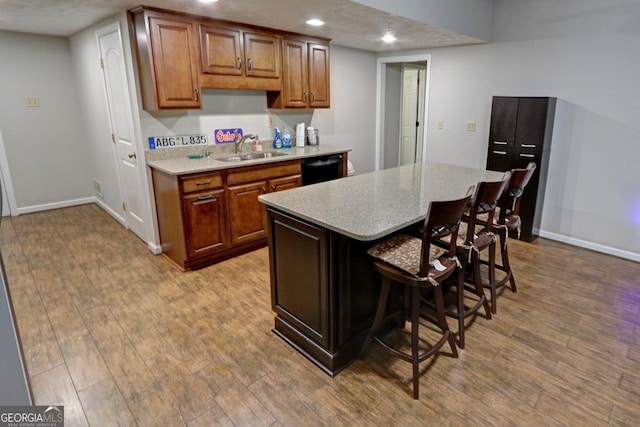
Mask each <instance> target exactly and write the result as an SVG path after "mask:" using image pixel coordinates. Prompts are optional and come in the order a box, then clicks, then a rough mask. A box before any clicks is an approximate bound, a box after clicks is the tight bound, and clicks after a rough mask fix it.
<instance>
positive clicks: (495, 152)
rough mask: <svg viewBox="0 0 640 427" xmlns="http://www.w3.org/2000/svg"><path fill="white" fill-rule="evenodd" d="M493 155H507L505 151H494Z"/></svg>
mask: <svg viewBox="0 0 640 427" xmlns="http://www.w3.org/2000/svg"><path fill="white" fill-rule="evenodd" d="M493 154H501V155H503V156H506V155H507V152H506V151H496V150H493Z"/></svg>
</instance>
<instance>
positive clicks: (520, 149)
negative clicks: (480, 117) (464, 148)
mask: <svg viewBox="0 0 640 427" xmlns="http://www.w3.org/2000/svg"><path fill="white" fill-rule="evenodd" d="M555 111H556V98H549V97H508V96H494V97H493V101H492V104H491V125H490V129H489V145H488V151H487V169H491V170H496V171H508V170H511V169H514V168H525V167H526V166H527V165H528V164H529V162H535V163H536V171H535V172H534V174H533V176H532V177H531V180H530V181H529V184H528V185H527V187H526V188H525V190H524V193H523V195H522V198H521V200H520V218H521V220H522V230H521V234H520V239H521V240H525V241H528V242H530V241H532V240H534V239H535V238H537V237H538V233H539V229H540V218H541V216H542V206H543V203H544V193H545V187H546V182H547V171H548V169H549V157H550V153H551V136H552V134H553V123H554V117H555Z"/></svg>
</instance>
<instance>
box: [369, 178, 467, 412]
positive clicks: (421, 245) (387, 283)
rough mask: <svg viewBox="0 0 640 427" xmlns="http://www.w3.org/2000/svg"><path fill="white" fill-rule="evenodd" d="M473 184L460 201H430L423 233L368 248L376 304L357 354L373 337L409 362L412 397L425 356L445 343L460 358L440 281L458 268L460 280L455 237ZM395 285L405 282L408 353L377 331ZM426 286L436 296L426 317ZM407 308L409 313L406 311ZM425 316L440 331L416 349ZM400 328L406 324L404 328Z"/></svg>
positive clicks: (400, 236) (397, 238)
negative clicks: (377, 278)
mask: <svg viewBox="0 0 640 427" xmlns="http://www.w3.org/2000/svg"><path fill="white" fill-rule="evenodd" d="M472 191H473V188H471V189H469V192H468V194H467V195H466V196H465V197H464V198H462V199H458V200H453V201H446V202H432V203H431V204H430V206H429V211H428V212H427V216H426V218H425V222H424V226H423V229H422V230H423V231H422V238H421V239H419V238H417V237H413V236H409V235H404V234H403V235H398V236H394V237H391V238H390V239H387V240H385V241H382V242H380V243H378V244H377V245H375V246H373V247H372V248H371V249H369V251H368V254H369V255H370V256H371V257H372V259H373V267H374V269H375V270H376V271H377V272H378V273H380V275H381V276H382V284H381V290H380V297H379V300H378V308H377V309H376V315H375V319H374V321H373V326H372V327H371V330H370V332H369V334H368V336H367V338H366V340H365V343H364V345H363V347H362V352H361V358H362V357H364V356H365V354H366V351H367V348H368V346H369V344H370V342H371V341H372V340H373V341H376V342H377V343H379V344H381V345H382V347H383V348H384V349H385V350H387V351H388V352H390V353H391V354H393V355H394V356H396V357H399V358H400V359H402V360H404V361H407V362H409V363H411V364H412V366H413V397H414V399H418V397H419V380H420V375H419V364H420V362H423V361H424V360H426V359H427V358H429V357H431V356H434V355H435V354H436V353H438V351H439V350H440V349H441V348H442V347H443V346H444V345H445V344H447V343H448V344H449V346H450V347H451V353H452V355H453V356H454V357H458V351H457V349H456V344H455V340H454V339H453V335H452V334H451V331H450V330H449V326H448V324H447V319H446V317H445V312H444V302H443V296H442V289H441V288H442V287H441V284H442V282H443V281H444V280H445V279H447V278H448V277H450V276H452V275H453V274H454V272H456V271H458V272H459V273H460V274H459V276H458V277H459V279H460V280H462V274H461V272H462V270H460V268H459V262H458V259H457V256H456V248H455V241H456V235H457V233H458V227H459V224H460V219H461V217H462V215H463V213H464V210H465V207H466V206H467V204H468V202H469V200H470V197H471V194H472ZM446 236H453V238H452V241H453V242H454V243H452V244H451V245H450V247H449V248H447V250H443V249H440V248H438V247H435V246H432V245H431V241H432V239H435V238H442V237H446ZM393 284H400V285H402V286H403V287H404V289H403V291H404V292H403V295H404V307H405V308H404V312H403V315H402V321H403V323H405V322H406V320H407V318H408V319H409V321H410V322H411V352H410V353H407V352H404V351H402V350H400V349H398V348H395V347H394V346H392V345H390V344H388V343H387V342H386V341H385V339H384V338H383V337H382V336H380V331H381V330H383V325H384V324H385V320H386V319H387V317H388V314H387V303H388V301H389V295H390V293H391V288H392V285H393ZM425 289H430V290H432V292H433V296H434V298H435V316H427V315H426V314H424V313H422V307H423V305H424V300H423V298H422V291H423V290H425ZM407 312H408V313H407ZM421 318H423V319H425V320H427V321H429V322H431V323H433V324H435V325H436V326H437V327H438V328H439V330H440V332H439V334H438V335H439V336H438V337H437V338H436V339H437V341H436V342H435V343H434V344H432V345H431V346H430V347H428V348H426V349H424V348H423V349H420V348H419V342H420V335H419V326H420V319H421ZM403 330H404V328H403Z"/></svg>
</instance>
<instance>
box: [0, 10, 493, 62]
mask: <svg viewBox="0 0 640 427" xmlns="http://www.w3.org/2000/svg"><path fill="white" fill-rule="evenodd" d="M396 1H397V0H396ZM140 4H144V5H146V6H155V7H159V8H163V9H170V10H176V11H182V12H188V13H193V14H197V15H203V16H211V17H215V18H220V19H226V20H229V21H235V22H243V23H250V24H253V25H258V26H263V27H268V28H276V29H281V30H285V31H291V32H295V33H303V34H308V35H313V36H318V37H326V38H329V39H332V41H333V43H334V44H338V45H342V46H348V47H353V48H357V49H364V50H370V51H374V52H385V51H397V50H404V49H415V48H427V47H440V46H452V45H463V44H474V43H482V42H483V41H482V40H478V39H475V38H472V37H468V36H464V35H461V34H456V33H453V32H450V31H447V30H444V29H442V28H438V27H434V26H432V25H429V24H425V23H422V22H418V21H413V20H410V19H407V18H403V17H400V16H397V15H392V14H390V13H387V12H384V11H381V10H378V9H374V8H371V7H368V6H364V5H361V4H358V3H355V2H352V1H349V0H219V1H218V3H213V4H210V5H203V4H201V3H199V2H198V1H197V0H0V30H7V31H19V32H26V33H36V34H48V35H56V36H65V37H66V36H70V35H72V34H74V33H75V32H77V31H79V30H82V29H84V28H86V27H88V26H90V25H92V24H94V23H96V22H98V21H101V20H102V19H104V18H107V17H110V16H112V15H115V14H117V13H120V12H123V11H125V10H130V9H132V8H134V7H136V6H138V5H140ZM313 17H317V18H320V19H322V20H323V21H325V22H326V24H325V25H324V26H322V27H319V28H314V27H310V26H308V25H306V24H305V21H306V20H307V19H309V18H313ZM386 32H392V33H394V34H395V35H396V37H397V38H398V40H397V41H395V42H394V43H392V44H386V43H383V42H382V41H380V37H381V36H382V35H383V34H384V33H386Z"/></svg>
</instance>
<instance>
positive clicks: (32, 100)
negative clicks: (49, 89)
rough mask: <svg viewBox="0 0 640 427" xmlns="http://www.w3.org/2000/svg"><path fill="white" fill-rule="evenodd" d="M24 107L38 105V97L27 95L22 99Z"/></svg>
mask: <svg viewBox="0 0 640 427" xmlns="http://www.w3.org/2000/svg"><path fill="white" fill-rule="evenodd" d="M24 106H25V107H39V106H40V98H38V97H37V96H28V97H26V98H25V99H24Z"/></svg>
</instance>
